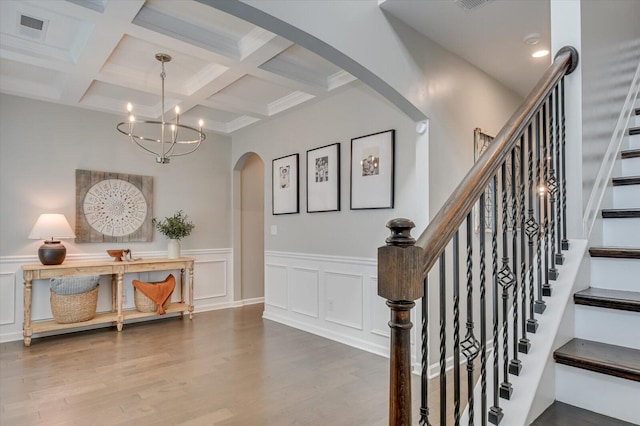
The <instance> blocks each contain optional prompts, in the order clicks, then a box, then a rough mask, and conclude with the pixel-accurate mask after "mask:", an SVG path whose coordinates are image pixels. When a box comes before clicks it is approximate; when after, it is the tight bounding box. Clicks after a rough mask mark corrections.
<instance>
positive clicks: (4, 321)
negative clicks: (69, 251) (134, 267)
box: [0, 248, 262, 342]
mask: <svg viewBox="0 0 640 426" xmlns="http://www.w3.org/2000/svg"><path fill="white" fill-rule="evenodd" d="M182 255H183V256H185V257H193V258H194V259H195V266H194V273H193V274H194V290H193V293H194V294H193V296H194V297H193V299H194V302H193V303H194V306H195V312H204V311H210V310H214V309H223V308H230V307H237V306H242V305H247V304H252V303H261V302H262V299H261V298H260V299H255V300H245V301H235V302H234V300H233V252H232V249H229V248H222V249H204V250H182ZM136 256H137V257H142V258H145V259H148V258H161V257H166V252H136ZM109 259H110V258H109V257H108V256H106V254H104V255H103V254H102V253H91V254H75V255H69V256H67V259H66V261H68V262H73V261H93V260H109ZM34 263H39V260H38V257H37V256H4V257H0V342H8V341H14V340H22V322H23V316H24V313H23V312H24V310H23V294H24V291H23V290H24V283H23V280H22V265H23V264H34ZM170 272H171V273H173V274H174V275H175V277H176V278H177V279H178V282H179V280H180V271H156V272H144V273H134V274H126V275H125V278H124V300H123V307H124V308H125V309H126V308H134V302H133V285H132V281H133V280H134V279H138V280H142V281H159V280H162V279H164V278H165V277H166V275H167V274H168V273H170ZM98 295H99V296H98V312H101V311H109V310H111V278H110V277H108V276H103V277H101V278H100V291H99V292H98ZM187 297H188V289H185V299H186V298H187ZM172 299H173V300H174V301H177V300H179V299H180V292H179V291H178V290H177V289H176V291H175V292H174V294H173V296H172ZM31 316H32V319H33V320H43V319H50V318H52V315H51V308H50V304H49V285H48V283H47V282H46V280H36V281H34V283H33V302H32V315H31ZM125 327H126V326H125Z"/></svg>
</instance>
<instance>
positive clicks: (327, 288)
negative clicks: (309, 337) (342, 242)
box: [264, 251, 416, 361]
mask: <svg viewBox="0 0 640 426" xmlns="http://www.w3.org/2000/svg"><path fill="white" fill-rule="evenodd" d="M377 275H378V270H377V262H376V259H366V258H354V257H339V256H326V255H316V254H300V253H288V252H278V251H265V308H264V318H266V319H269V320H272V321H276V322H279V323H282V324H286V325H288V326H291V327H294V328H298V329H300V330H304V331H307V332H310V333H313V334H317V335H319V336H322V337H326V338H328V339H331V340H335V341H338V342H341V343H344V344H347V345H350V346H353V347H356V348H359V349H363V350H366V351H369V352H373V353H375V354H378V355H382V356H385V357H388V356H389V326H388V325H387V322H388V321H389V308H388V307H387V306H386V305H385V300H384V299H382V298H381V297H379V296H378V279H377ZM415 320H416V310H415V309H414V310H413V311H412V322H413V323H414V324H416V321H415ZM415 336H416V327H414V328H413V329H412V338H411V342H412V343H411V344H412V345H414V348H413V349H415ZM411 352H412V354H415V350H412V351H411ZM414 361H415V359H414Z"/></svg>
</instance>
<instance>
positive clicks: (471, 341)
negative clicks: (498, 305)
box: [460, 213, 480, 426]
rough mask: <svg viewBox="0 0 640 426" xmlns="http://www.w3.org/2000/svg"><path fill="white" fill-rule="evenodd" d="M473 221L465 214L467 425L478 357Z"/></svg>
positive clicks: (470, 423)
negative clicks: (475, 320)
mask: <svg viewBox="0 0 640 426" xmlns="http://www.w3.org/2000/svg"><path fill="white" fill-rule="evenodd" d="M473 327H474V325H473V223H472V218H471V213H469V214H468V215H467V323H466V328H467V333H466V335H465V336H464V340H463V341H462V342H461V343H460V347H462V355H464V356H465V357H466V358H467V404H468V406H469V426H471V425H473V424H474V410H473V402H474V398H473V370H474V367H473V362H474V360H475V359H476V358H477V357H478V353H479V349H480V344H479V343H478V339H476V337H475V336H474V335H473Z"/></svg>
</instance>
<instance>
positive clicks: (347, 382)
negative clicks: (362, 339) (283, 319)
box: [0, 305, 433, 426]
mask: <svg viewBox="0 0 640 426" xmlns="http://www.w3.org/2000/svg"><path fill="white" fill-rule="evenodd" d="M262 310H263V307H262V305H253V306H247V307H244V308H238V309H229V310H221V311H213V312H205V313H201V314H197V315H196V316H195V318H194V320H193V321H189V320H188V319H184V320H180V319H177V318H168V319H165V320H157V321H152V322H147V323H139V324H127V325H125V327H124V329H123V331H122V333H116V332H114V331H113V330H111V329H102V330H93V331H88V332H82V333H74V334H69V335H61V336H53V337H45V338H40V339H34V341H33V343H32V346H31V347H30V348H25V347H24V346H23V343H22V342H21V341H20V342H10V343H4V344H1V345H0V407H1V410H0V424H1V425H2V426H10V425H83V426H84V425H115V424H119V425H134V424H135V425H151V424H153V425H220V426H230V425H243V426H246V425H329V424H330V425H386V424H388V420H387V410H388V408H387V386H388V360H387V359H385V358H382V357H379V356H376V355H373V354H370V353H367V352H364V351H360V350H357V349H354V348H351V347H349V346H345V345H342V344H339V343H336V342H333V341H330V340H327V339H324V338H321V337H318V336H315V335H312V334H309V333H305V332H302V331H299V330H296V329H293V328H290V327H287V326H284V325H280V324H277V323H274V322H271V321H266V320H262V318H261V313H262ZM418 379H419V378H418V377H414V380H415V383H414V393H413V395H414V401H415V402H414V412H416V415H417V411H418V407H419V403H418V399H419V383H418ZM432 421H433V420H432ZM415 423H416V424H417V419H416V421H415Z"/></svg>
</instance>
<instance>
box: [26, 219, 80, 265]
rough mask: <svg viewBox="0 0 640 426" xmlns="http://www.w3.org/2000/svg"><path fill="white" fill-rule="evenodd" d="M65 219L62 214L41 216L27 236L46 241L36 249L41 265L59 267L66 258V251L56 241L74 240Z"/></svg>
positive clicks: (74, 235)
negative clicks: (60, 239)
mask: <svg viewBox="0 0 640 426" xmlns="http://www.w3.org/2000/svg"><path fill="white" fill-rule="evenodd" d="M75 237H76V234H74V233H73V230H72V229H71V226H70V225H69V222H68V221H67V218H66V217H64V215H63V214H57V213H45V214H41V215H40V217H39V218H38V220H37V221H36V224H35V225H33V229H32V230H31V233H30V234H29V239H31V240H40V239H43V238H51V239H50V240H46V241H45V242H44V244H43V245H41V246H40V248H39V249H38V257H39V258H40V262H41V263H42V264H43V265H60V264H61V263H62V262H64V258H65V257H66V256H67V249H66V247H65V246H64V245H62V243H61V242H60V241H59V240H58V239H59V238H75Z"/></svg>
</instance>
